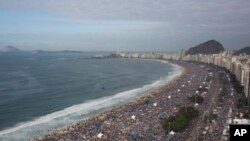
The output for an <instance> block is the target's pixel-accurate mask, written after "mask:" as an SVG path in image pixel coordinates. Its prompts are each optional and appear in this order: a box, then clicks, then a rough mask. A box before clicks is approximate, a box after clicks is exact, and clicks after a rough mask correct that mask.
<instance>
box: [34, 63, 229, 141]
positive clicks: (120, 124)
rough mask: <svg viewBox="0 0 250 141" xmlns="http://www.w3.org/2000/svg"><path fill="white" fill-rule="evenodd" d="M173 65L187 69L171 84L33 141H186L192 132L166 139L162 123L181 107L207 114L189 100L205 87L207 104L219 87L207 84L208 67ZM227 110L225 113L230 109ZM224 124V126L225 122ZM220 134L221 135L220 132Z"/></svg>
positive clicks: (173, 134) (184, 132)
mask: <svg viewBox="0 0 250 141" xmlns="http://www.w3.org/2000/svg"><path fill="white" fill-rule="evenodd" d="M173 63H175V64H177V65H179V66H181V67H182V68H184V69H183V73H182V75H181V76H180V77H178V78H176V79H175V80H172V81H170V82H168V84H166V85H164V86H162V87H160V88H158V89H155V90H153V91H150V92H148V93H147V94H145V95H144V96H142V97H140V98H137V99H135V100H134V101H133V102H130V103H127V104H124V105H120V106H118V107H114V108H113V109H111V110H109V111H106V112H103V113H100V114H99V115H98V116H95V117H93V118H90V119H87V120H84V121H81V122H78V123H76V124H75V125H72V126H69V127H67V128H64V129H60V130H58V131H54V132H50V133H48V134H46V135H42V136H39V137H37V138H35V139H34V140H35V141H42V140H51V141H52V140H74V141H78V140H79V141H80V140H150V141H164V140H175V139H186V138H187V137H188V136H189V133H190V132H191V130H185V131H183V132H181V133H174V132H171V135H167V134H166V133H165V131H164V130H163V128H162V122H163V120H164V119H165V118H167V117H169V116H171V115H174V114H175V113H176V112H177V111H178V110H179V109H180V108H181V107H187V106H196V107H197V109H198V110H199V111H202V110H205V109H206V108H207V107H206V105H207V104H206V103H205V104H201V105H197V103H193V102H191V101H190V100H189V99H188V97H190V96H192V95H194V94H196V93H199V92H197V89H198V88H200V87H205V86H206V87H207V88H208V91H206V92H202V95H203V96H204V97H205V102H206V99H209V98H210V97H209V95H211V94H212V93H213V91H212V90H210V89H214V87H218V85H217V84H216V83H211V82H208V81H207V77H208V76H209V72H208V67H207V66H202V65H198V64H195V63H187V62H177V61H176V62H173ZM215 73H216V72H215ZM222 110H223V109H222ZM224 110H225V113H226V111H227V109H224ZM218 119H219V120H220V118H218ZM218 122H220V121H218ZM221 123H222V124H223V125H224V120H222V121H221ZM189 126H190V127H188V128H190V129H192V126H193V125H192V124H190V125H189ZM214 126H216V124H214ZM217 128H218V130H221V129H220V128H221V127H213V129H214V130H213V131H214V132H216V131H217V130H216V129H217ZM201 131H202V130H201ZM201 131H200V132H201ZM214 132H213V133H214ZM221 132H222V130H221ZM217 133H218V134H220V132H217ZM214 135H215V133H214ZM207 136H208V134H207ZM205 137H206V136H205ZM205 137H204V138H205ZM206 138H207V139H209V140H210V139H212V138H208V137H206Z"/></svg>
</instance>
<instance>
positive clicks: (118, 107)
mask: <svg viewBox="0 0 250 141" xmlns="http://www.w3.org/2000/svg"><path fill="white" fill-rule="evenodd" d="M150 60H154V61H160V62H162V63H165V64H169V65H171V66H173V68H174V69H178V71H180V72H179V74H177V75H176V76H174V77H173V78H170V80H167V82H165V84H162V85H160V86H157V87H154V88H151V89H149V90H147V91H146V92H143V94H141V95H139V96H135V97H133V98H132V99H129V100H127V101H125V102H122V103H121V104H117V105H114V106H111V107H108V108H105V109H103V111H101V112H97V113H95V114H93V115H90V116H89V117H87V118H85V119H82V120H80V121H78V122H76V123H74V124H71V125H67V126H66V127H63V128H60V129H57V130H52V131H51V132H48V133H46V134H43V135H39V136H37V137H35V138H33V139H31V140H44V139H45V138H46V137H47V136H51V135H54V134H61V133H65V132H67V131H70V129H71V128H74V126H77V125H78V124H81V123H83V124H86V123H88V122H91V120H93V119H96V118H100V119H101V118H102V117H103V116H105V115H107V114H108V113H110V112H111V113H112V112H113V111H117V110H121V109H124V108H126V107H128V106H130V105H131V104H134V103H136V102H137V101H140V100H142V99H144V98H147V97H150V96H152V95H154V93H157V92H159V91H161V90H162V89H164V88H165V87H168V85H171V84H173V83H174V82H175V81H177V80H178V79H179V78H180V77H181V76H183V75H184V74H185V73H186V69H185V68H184V67H182V66H180V65H177V64H175V63H173V62H172V61H171V62H170V61H166V60H159V59H150Z"/></svg>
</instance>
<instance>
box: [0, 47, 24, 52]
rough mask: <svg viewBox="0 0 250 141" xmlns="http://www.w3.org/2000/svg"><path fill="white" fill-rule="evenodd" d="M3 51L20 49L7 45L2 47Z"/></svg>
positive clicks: (17, 50)
mask: <svg viewBox="0 0 250 141" xmlns="http://www.w3.org/2000/svg"><path fill="white" fill-rule="evenodd" d="M2 51H3V52H19V51H20V50H19V49H18V48H16V47H13V46H7V47H5V48H3V49H2Z"/></svg>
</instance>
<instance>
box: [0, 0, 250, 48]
mask: <svg viewBox="0 0 250 141" xmlns="http://www.w3.org/2000/svg"><path fill="white" fill-rule="evenodd" d="M0 7H1V8H4V9H9V10H16V11H28V12H29V11H30V12H33V11H38V12H43V13H47V14H51V15H56V16H60V17H64V18H66V19H69V21H76V22H77V21H86V20H87V21H100V22H101V25H103V28H105V26H107V25H110V24H109V23H107V22H108V21H111V22H113V23H115V25H114V26H112V27H115V26H117V24H116V22H117V21H118V22H121V23H122V22H124V23H126V24H128V25H129V26H128V27H126V26H124V27H122V28H120V27H119V28H117V30H112V31H111V30H108V31H107V32H104V33H101V31H100V32H99V31H98V32H97V33H92V34H95V35H98V36H102V38H103V36H105V37H110V40H109V41H111V40H112V39H113V38H116V37H117V38H118V37H120V40H119V41H122V39H124V40H125V39H127V38H130V39H128V40H127V42H129V41H131V42H132V41H134V42H136V41H135V40H134V39H133V38H137V37H138V36H141V38H144V39H151V41H152V42H154V41H159V40H158V39H161V40H163V39H166V40H167V41H168V42H167V41H162V44H164V45H169V46H175V47H176V46H178V47H179V48H180V47H183V46H184V47H186V46H187V45H190V46H192V45H194V44H197V43H199V42H202V41H204V40H207V39H210V38H216V39H218V40H221V41H222V42H223V43H225V44H226V46H229V47H233V46H236V43H237V44H239V43H240V42H242V43H241V45H242V44H246V45H247V44H250V42H249V41H248V40H245V39H244V41H243V40H242V39H243V37H246V36H247V37H249V36H250V32H249V29H250V18H248V17H249V16H250V14H249V13H250V8H249V7H250V1H249V0H237V1H236V0H209V1H208V0H0ZM129 23H130V24H129ZM131 23H132V24H131ZM133 23H135V24H133ZM69 25H70V23H69ZM93 29H94V28H93ZM113 29H115V28H113ZM93 32H96V31H93ZM101 34H103V35H101ZM102 38H101V37H100V39H102ZM232 39H233V40H232ZM138 40H139V39H138ZM179 41H181V42H182V43H179ZM232 41H235V42H236V43H232ZM107 42H108V41H107ZM141 42H143V41H141ZM184 42H185V43H184ZM117 44H118V43H117ZM173 44H175V45H173ZM241 45H239V46H241ZM96 46H98V45H96Z"/></svg>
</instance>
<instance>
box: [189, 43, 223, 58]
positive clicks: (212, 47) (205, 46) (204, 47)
mask: <svg viewBox="0 0 250 141" xmlns="http://www.w3.org/2000/svg"><path fill="white" fill-rule="evenodd" d="M221 51H225V49H224V47H223V46H222V44H221V43H220V42H218V41H216V40H209V41H207V42H204V43H201V44H199V45H197V46H195V47H191V48H190V49H189V50H188V51H187V54H190V55H194V54H218V53H220V52H221Z"/></svg>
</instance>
